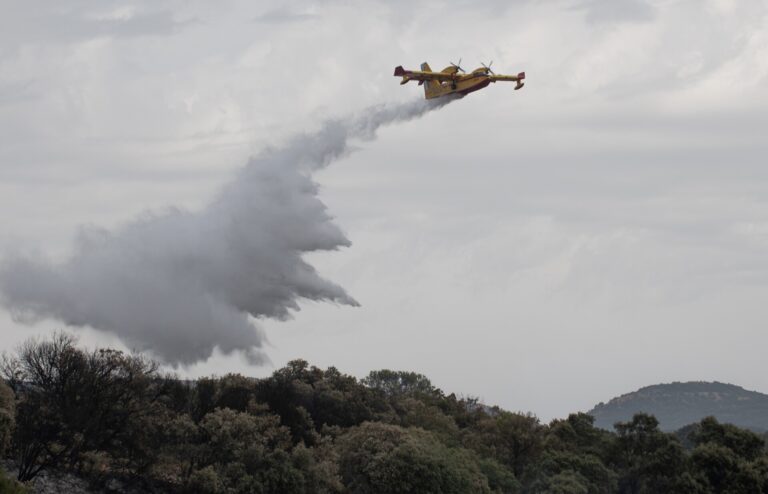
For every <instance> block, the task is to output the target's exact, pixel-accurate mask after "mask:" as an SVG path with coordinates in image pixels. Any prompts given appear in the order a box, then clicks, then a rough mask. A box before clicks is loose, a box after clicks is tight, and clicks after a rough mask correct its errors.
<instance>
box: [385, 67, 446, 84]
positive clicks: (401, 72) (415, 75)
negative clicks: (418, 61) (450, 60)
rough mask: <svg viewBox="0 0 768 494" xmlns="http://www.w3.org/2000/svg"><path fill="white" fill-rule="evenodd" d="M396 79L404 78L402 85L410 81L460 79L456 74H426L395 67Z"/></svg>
mask: <svg viewBox="0 0 768 494" xmlns="http://www.w3.org/2000/svg"><path fill="white" fill-rule="evenodd" d="M395 77H402V78H403V80H402V81H400V84H405V83H406V82H408V81H419V83H423V82H424V81H440V82H447V81H455V80H456V79H458V76H457V75H456V74H446V73H445V72H425V71H421V70H405V69H404V68H403V66H402V65H400V66H398V67H395Z"/></svg>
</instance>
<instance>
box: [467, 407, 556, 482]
mask: <svg viewBox="0 0 768 494" xmlns="http://www.w3.org/2000/svg"><path fill="white" fill-rule="evenodd" d="M544 433H545V427H544V426H542V425H541V424H540V423H539V419H537V418H536V417H535V416H533V415H528V414H520V413H511V412H505V411H500V412H498V413H497V414H495V415H493V416H490V415H488V416H485V417H484V418H483V419H481V420H479V421H478V422H477V423H476V424H474V425H473V426H472V427H470V428H468V429H467V430H466V431H464V444H465V445H466V446H467V447H468V448H471V449H473V450H475V451H476V452H478V453H479V454H480V455H482V456H485V457H490V458H493V459H495V460H496V461H498V462H499V463H501V464H502V465H505V466H507V467H508V468H510V469H511V470H512V472H513V473H514V474H515V477H517V478H522V477H523V476H524V474H525V470H526V468H527V467H528V466H529V465H530V464H532V463H533V462H535V461H536V459H537V458H538V456H539V455H540V454H541V452H542V449H543V446H544V437H545V436H544Z"/></svg>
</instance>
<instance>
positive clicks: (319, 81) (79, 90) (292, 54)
mask: <svg viewBox="0 0 768 494" xmlns="http://www.w3.org/2000/svg"><path fill="white" fill-rule="evenodd" d="M0 3H2V11H3V15H2V16H0V227H1V228H2V230H1V231H2V234H1V235H0V251H1V252H2V254H3V256H10V255H13V254H14V253H30V252H37V253H39V254H40V255H42V256H45V257H47V258H50V259H51V260H52V262H57V261H60V260H65V259H67V258H68V256H69V255H70V254H71V253H72V249H73V238H74V237H75V234H76V232H77V231H78V229H79V228H81V227H82V226H84V225H85V226H88V225H97V226H99V227H103V228H107V229H114V228H119V226H120V225H123V224H125V223H126V222H129V221H131V220H133V219H135V218H137V217H139V216H141V215H146V214H147V212H148V211H152V212H161V211H165V210H167V209H168V208H170V207H176V208H182V209H183V210H187V211H192V212H194V211H198V210H200V209H202V208H204V207H205V206H206V204H208V203H209V202H210V201H211V200H212V198H213V197H214V195H215V194H216V193H217V191H218V190H219V187H220V186H221V185H222V184H224V183H226V182H227V181H228V180H230V179H231V178H232V177H233V176H235V174H236V172H237V171H238V170H239V169H240V168H241V167H242V166H243V165H244V164H245V163H246V161H247V160H248V158H249V157H250V156H252V155H255V154H257V153H259V152H260V151H262V150H263V149H265V148H266V147H268V146H271V147H275V146H279V145H280V144H281V143H283V142H285V141H286V140H287V139H289V138H290V136H291V135H293V134H296V133H301V132H311V131H312V130H314V129H317V128H318V126H319V125H320V124H321V123H322V122H323V121H324V120H325V119H327V118H333V117H339V116H344V115H353V114H358V113H359V112H361V111H362V110H364V109H365V108H367V107H369V106H370V105H375V104H380V103H393V102H404V101H410V100H414V99H418V98H421V97H422V88H421V87H418V86H416V85H415V84H413V83H412V84H408V85H405V86H400V85H399V84H398V82H399V81H398V79H396V78H394V77H392V72H393V69H394V67H395V66H396V65H401V64H402V65H404V66H405V67H406V68H417V66H418V65H419V64H420V63H421V62H423V61H428V62H429V63H430V64H431V66H432V68H433V69H437V70H439V69H441V68H442V67H443V66H445V65H447V64H448V62H449V61H451V60H452V61H456V60H457V59H458V58H460V57H461V58H462V59H463V66H464V67H465V68H466V69H472V68H475V67H476V66H479V63H480V62H486V63H487V62H488V61H490V60H493V68H494V69H495V70H496V71H498V72H501V73H512V74H515V73H517V72H519V71H523V70H524V71H526V73H527V75H528V79H527V84H526V86H525V89H523V90H521V91H517V92H516V91H513V90H512V87H513V85H512V84H502V83H499V84H495V85H492V86H490V87H488V88H487V89H486V90H484V91H481V92H478V93H473V94H471V95H470V96H468V97H467V98H464V99H463V100H461V101H458V102H455V103H452V104H450V105H448V106H447V107H445V108H443V109H441V110H439V111H436V112H432V113H430V114H428V115H426V116H424V117H423V118H421V119H418V120H413V121H410V122H406V123H401V124H396V125H393V126H390V127H386V128H384V129H382V130H381V131H380V132H379V137H378V139H377V140H375V141H372V142H360V143H358V144H357V146H356V148H357V150H356V151H355V152H353V153H352V154H350V155H348V156H346V157H345V158H343V159H342V160H340V161H338V162H336V163H333V164H332V165H331V166H330V167H328V168H327V169H325V170H322V171H321V172H319V173H317V174H315V175H314V179H315V180H316V181H317V182H318V183H319V184H320V187H321V189H320V199H321V200H322V201H323V202H324V203H325V204H326V206H327V207H328V212H329V213H330V214H331V215H332V216H334V217H335V220H334V221H335V224H336V225H337V226H338V227H339V228H341V230H342V231H343V232H344V233H345V234H346V236H347V237H348V238H349V239H350V240H351V242H352V245H351V246H350V247H346V248H343V249H341V250H338V251H335V252H324V253H317V254H312V255H309V256H306V257H305V260H306V261H308V262H309V263H310V264H311V265H313V266H314V267H315V268H317V270H318V271H319V272H320V273H321V274H322V275H323V276H324V277H325V278H327V279H329V280H332V281H333V282H335V283H338V284H339V285H341V286H342V287H344V289H345V290H346V291H347V292H348V293H349V294H350V295H351V296H352V297H354V298H355V300H357V301H358V302H359V303H360V304H361V306H360V307H349V306H346V305H334V304H328V303H323V302H300V306H301V310H300V311H298V312H294V313H293V319H292V320H289V321H275V320H269V319H264V320H261V321H258V322H257V323H258V324H259V326H260V327H261V328H262V329H263V331H264V334H265V335H266V337H267V339H268V340H269V345H268V346H267V347H266V348H265V349H264V350H265V353H266V354H267V356H268V357H269V359H270V360H271V362H272V364H271V365H267V366H250V365H249V364H248V363H247V360H246V359H245V358H244V357H243V355H241V354H238V353H234V354H231V355H222V354H221V353H220V352H216V353H215V354H214V356H213V357H212V358H211V359H209V360H208V361H207V362H204V363H199V364H196V365H193V366H190V367H183V368H178V369H177V371H178V372H179V373H181V374H182V375H190V376H195V375H205V374H211V373H215V374H223V373H226V372H231V371H232V372H242V373H245V374H249V375H256V376H263V375H268V374H269V373H271V372H272V371H273V370H274V369H275V368H277V367H280V366H282V365H284V364H285V363H286V362H287V361H288V360H291V359H294V358H304V359H307V360H308V361H310V362H311V363H313V364H315V365H318V366H320V367H327V366H330V365H334V366H336V367H338V368H339V369H340V370H342V371H344V372H348V373H351V374H354V375H357V376H359V377H362V376H364V375H366V374H367V373H368V372H369V371H370V370H373V369H380V368H393V369H403V370H413V371H418V372H421V373H424V374H426V375H427V376H428V377H430V378H431V379H432V381H433V382H434V383H435V384H436V385H438V386H440V387H441V388H443V389H444V390H445V391H447V392H456V393H457V394H465V395H473V396H478V397H480V398H481V399H482V400H483V401H485V402H486V403H489V404H498V405H500V406H502V407H504V408H507V409H511V410H523V411H531V412H534V413H536V414H537V415H539V416H540V417H542V418H543V419H546V420H548V419H550V418H553V417H560V416H565V415H566V414H567V413H569V412H572V411H577V410H586V409H589V408H591V406H593V405H594V404H596V403H597V402H599V401H606V400H608V399H610V398H612V397H613V396H615V395H618V394H621V393H624V392H628V391H632V390H634V389H637V388H638V387H641V386H644V385H649V384H654V383H658V382H670V381H684V380H719V381H725V382H732V383H735V384H738V385H741V386H744V387H747V388H749V389H755V390H758V391H762V392H768V373H766V372H765V370H766V366H765V354H766V351H765V348H766V346H767V345H768V332H766V325H765V321H766V320H767V319H768V304H766V286H767V285H768V256H766V250H767V249H768V166H766V151H767V150H768V138H766V131H767V130H768V5H767V4H766V2H764V1H761V0H738V1H736V0H733V1H731V0H688V1H686V0H647V1H646V0H569V1H566V0H563V1H557V0H552V1H543V0H542V1H535V0H529V1H522V0H521V1H518V2H505V1H495V2H494V1H489V2H475V1H472V2H469V1H454V2H451V1H442V2H440V1H429V2H405V1H403V2H391V1H383V0H382V1H370V0H361V1H354V2H351V1H334V0H327V1H317V2H303V1H296V2H290V1H288V2H286V1H275V2H268V1H260V2H253V1H223V2H202V1H199V2H195V1H151V2H149V1H147V2H96V1H93V2H85V1H70V2H66V3H61V2H52V1H51V2H24V1H7V0H6V1H2V2H0ZM63 327H64V325H63V324H62V323H61V322H59V321H55V320H43V321H38V322H36V323H34V324H31V325H27V324H22V323H20V322H14V321H13V319H12V317H11V315H10V314H9V313H8V312H5V311H3V312H1V313H0V331H1V332H2V339H1V343H0V346H1V347H2V348H3V349H12V348H13V347H14V346H15V345H17V344H18V343H19V342H21V341H23V340H24V339H26V338H28V337H29V336H31V335H36V334H47V333H49V332H50V331H52V330H54V329H59V328H63ZM73 331H76V332H77V333H78V334H80V335H81V340H82V341H83V342H84V343H86V344H88V345H111V346H116V347H121V345H122V343H121V342H120V341H119V340H118V339H117V337H115V336H114V335H112V334H108V333H105V332H103V331H100V330H98V328H96V329H83V328H76V329H75V328H73Z"/></svg>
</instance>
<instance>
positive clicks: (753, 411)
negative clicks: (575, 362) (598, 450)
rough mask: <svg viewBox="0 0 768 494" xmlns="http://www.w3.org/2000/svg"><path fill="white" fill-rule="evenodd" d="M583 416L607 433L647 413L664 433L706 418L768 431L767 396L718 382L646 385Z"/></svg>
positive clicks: (757, 430)
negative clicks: (654, 419)
mask: <svg viewBox="0 0 768 494" xmlns="http://www.w3.org/2000/svg"><path fill="white" fill-rule="evenodd" d="M587 413H588V414H589V415H592V416H593V417H594V418H595V425H596V426H597V427H600V428H603V429H607V430H613V425H614V424H615V423H616V422H626V421H627V420H631V419H632V417H633V416H634V415H635V414H637V413H647V414H649V415H653V416H654V417H656V419H657V420H658V421H659V427H660V428H661V429H662V430H664V431H676V430H678V429H681V428H682V427H685V426H686V425H689V424H692V423H694V422H698V421H700V420H701V419H703V418H705V417H710V416H711V417H715V418H716V419H717V420H718V421H720V422H723V423H728V424H733V425H736V426H739V427H744V428H746V429H750V430H753V431H755V432H765V431H768V395H765V394H762V393H758V392H756V391H747V390H746V389H744V388H741V387H739V386H735V385H733V384H725V383H719V382H702V381H694V382H685V383H681V382H674V383H671V384H656V385H654V386H647V387H645V388H641V389H639V390H637V391H635V392H633V393H627V394H624V395H621V396H619V397H617V398H614V399H612V400H611V401H609V402H608V403H600V404H598V405H597V406H595V408H593V409H592V410H590V411H589V412H587Z"/></svg>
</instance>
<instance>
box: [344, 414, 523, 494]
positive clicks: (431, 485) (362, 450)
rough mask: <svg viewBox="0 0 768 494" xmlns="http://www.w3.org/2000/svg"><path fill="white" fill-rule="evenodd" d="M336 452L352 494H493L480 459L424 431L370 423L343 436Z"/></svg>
mask: <svg viewBox="0 0 768 494" xmlns="http://www.w3.org/2000/svg"><path fill="white" fill-rule="evenodd" d="M337 448H338V451H339V457H340V459H339V461H340V467H341V475H342V478H343V481H344V484H345V485H346V487H347V489H348V490H349V491H350V492H354V493H357V494H405V493H412V492H419V493H424V494H429V493H441V494H452V493H456V494H459V493H461V494H468V493H469V494H471V493H490V492H491V490H490V486H489V485H488V479H487V478H486V477H485V475H484V474H483V473H482V471H481V468H480V466H479V464H478V463H479V462H478V459H477V457H476V456H475V455H473V454H472V453H471V452H470V451H467V450H465V449H462V448H449V447H447V446H445V445H444V444H442V443H441V442H439V441H438V440H437V439H436V438H435V437H434V436H433V435H432V434H430V433H429V432H427V431H424V430H421V429H415V428H411V429H404V428H402V427H399V426H396V425H388V424H381V423H373V422H366V423H364V424H362V425H360V426H358V427H353V428H351V429H349V430H348V431H347V432H346V433H345V434H344V435H343V436H341V437H340V438H339V439H338V441H337ZM507 481H509V478H507Z"/></svg>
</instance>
